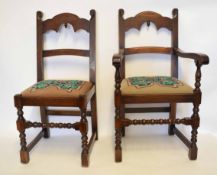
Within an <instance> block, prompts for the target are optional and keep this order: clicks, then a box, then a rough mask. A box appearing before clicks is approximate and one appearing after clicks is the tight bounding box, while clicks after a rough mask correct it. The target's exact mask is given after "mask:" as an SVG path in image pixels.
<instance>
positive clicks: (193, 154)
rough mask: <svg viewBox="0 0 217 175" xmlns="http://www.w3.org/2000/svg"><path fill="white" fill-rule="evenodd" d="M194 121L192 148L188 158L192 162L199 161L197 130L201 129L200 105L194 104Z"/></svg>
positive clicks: (192, 118)
mask: <svg viewBox="0 0 217 175" xmlns="http://www.w3.org/2000/svg"><path fill="white" fill-rule="evenodd" d="M191 120H192V131H191V146H190V149H189V154H188V157H189V159H190V160H196V159H197V150H198V148H197V145H196V143H197V133H198V132H197V129H198V127H199V123H200V117H199V104H196V103H194V108H193V115H192V117H191Z"/></svg>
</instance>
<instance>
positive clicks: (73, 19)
mask: <svg viewBox="0 0 217 175" xmlns="http://www.w3.org/2000/svg"><path fill="white" fill-rule="evenodd" d="M62 24H64V25H67V24H71V25H72V27H73V28H74V31H75V32H76V31H78V30H80V29H83V30H85V31H86V32H90V22H89V21H88V20H87V19H84V18H79V17H78V16H77V15H74V14H72V13H62V14H59V15H56V16H54V17H53V18H52V19H47V20H45V21H43V33H45V32H47V31H49V30H54V31H56V32H58V30H59V28H60V26H61V25H62Z"/></svg>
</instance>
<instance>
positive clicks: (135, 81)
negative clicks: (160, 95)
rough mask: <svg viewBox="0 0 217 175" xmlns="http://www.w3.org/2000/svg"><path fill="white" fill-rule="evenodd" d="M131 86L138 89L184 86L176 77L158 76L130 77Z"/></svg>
mask: <svg viewBox="0 0 217 175" xmlns="http://www.w3.org/2000/svg"><path fill="white" fill-rule="evenodd" d="M128 82H129V85H131V86H136V87H147V86H152V85H154V84H157V85H160V86H167V87H174V88H177V87H179V86H182V85H183V84H182V83H181V82H180V81H179V80H177V79H176V78H174V77H168V76H156V77H130V78H128Z"/></svg>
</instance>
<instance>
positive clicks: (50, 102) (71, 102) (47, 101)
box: [14, 10, 98, 167]
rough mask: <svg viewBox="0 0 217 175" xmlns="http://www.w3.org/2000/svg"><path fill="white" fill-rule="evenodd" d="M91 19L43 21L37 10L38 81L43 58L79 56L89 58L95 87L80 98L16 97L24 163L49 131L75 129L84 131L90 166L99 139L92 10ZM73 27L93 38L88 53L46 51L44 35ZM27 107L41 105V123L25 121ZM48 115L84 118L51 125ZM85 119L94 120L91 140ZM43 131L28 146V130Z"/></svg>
mask: <svg viewBox="0 0 217 175" xmlns="http://www.w3.org/2000/svg"><path fill="white" fill-rule="evenodd" d="M90 15H91V18H90V20H87V19H83V18H79V17H78V16H76V15H74V14H71V13H62V14H59V15H56V16H55V17H53V18H52V19H47V20H45V21H42V16H43V14H42V12H40V11H38V12H37V16H36V23H37V81H42V80H44V57H50V56H55V55H76V56H84V57H89V71H90V74H89V75H90V77H89V79H90V81H91V82H92V84H93V87H92V88H91V89H90V90H89V91H88V93H87V94H85V95H82V96H80V97H78V98H73V99H71V98H70V99H66V98H61V97H59V98H43V99H41V98H37V97H36V98H24V97H23V96H22V94H17V95H15V97H14V101H15V106H16V108H17V110H18V119H17V129H18V131H19V132H20V145H21V150H20V158H21V162H22V163H28V162H29V152H30V150H31V149H32V148H33V147H34V146H35V145H36V143H37V142H38V141H39V140H40V139H41V138H42V137H44V138H49V137H50V132H49V129H50V128H67V129H71V128H73V129H75V130H78V131H80V132H81V135H82V137H81V139H82V153H81V160H82V166H85V167H86V166H88V165H89V154H90V151H91V148H92V146H93V143H94V141H95V140H97V139H98V131H97V107H96V78H95V77H96V39H95V37H96V15H95V10H91V11H90ZM68 23H69V24H71V25H72V26H73V28H74V31H75V32H76V31H77V30H79V29H83V30H85V31H87V32H88V33H89V34H90V35H89V36H90V38H89V42H90V48H89V50H80V49H55V50H43V33H45V32H47V31H48V30H55V31H56V32H57V31H58V29H59V27H60V26H61V25H62V24H65V26H67V24H68ZM88 102H90V104H91V110H90V111H87V103H88ZM24 106H39V107H40V112H41V122H30V121H27V120H25V118H24V116H23V110H22V109H23V107H24ZM48 106H64V107H72V106H74V107H78V108H79V110H77V111H65V110H53V109H52V110H51V109H48V108H47V107H48ZM49 115H62V116H63V115H69V116H79V115H80V116H81V119H80V121H79V122H76V123H50V122H49ZM86 116H90V117H91V121H92V135H91V138H90V140H89V141H88V137H87V132H88V121H87V118H86ZM30 127H33V128H38V127H40V128H42V130H41V132H40V133H39V134H38V135H37V136H36V137H35V139H33V141H32V142H31V143H30V144H29V145H27V143H26V134H25V131H26V129H28V128H30Z"/></svg>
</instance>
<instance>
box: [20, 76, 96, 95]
mask: <svg viewBox="0 0 217 175" xmlns="http://www.w3.org/2000/svg"><path fill="white" fill-rule="evenodd" d="M92 87H93V84H92V83H91V82H88V81H80V80H44V81H40V82H37V83H36V84H34V85H33V86H31V87H29V88H28V89H26V90H24V91H23V92H22V93H21V94H22V97H24V98H25V97H26V98H29V97H30V98H32V97H45V98H46V97H53V98H55V97H66V98H67V97H69V98H72V97H73V98H75V97H79V96H81V95H85V94H86V93H87V92H88V91H89V90H90V89H91V88H92Z"/></svg>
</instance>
